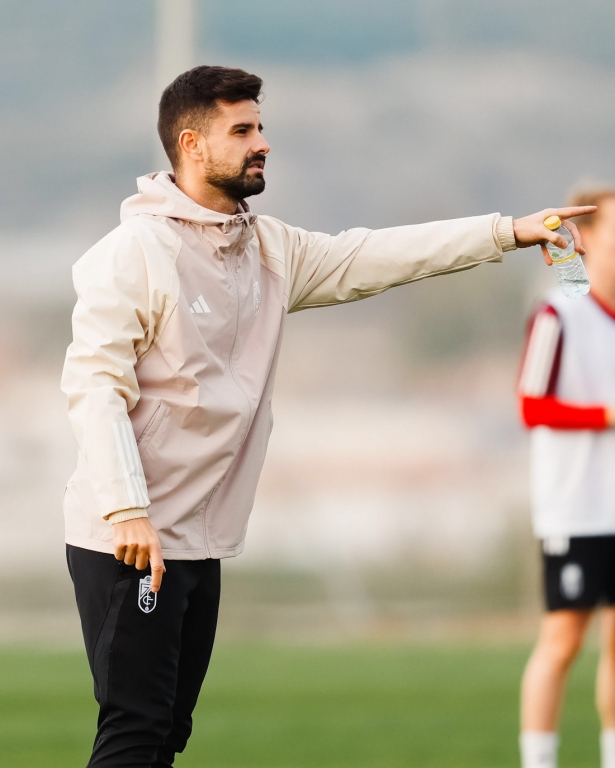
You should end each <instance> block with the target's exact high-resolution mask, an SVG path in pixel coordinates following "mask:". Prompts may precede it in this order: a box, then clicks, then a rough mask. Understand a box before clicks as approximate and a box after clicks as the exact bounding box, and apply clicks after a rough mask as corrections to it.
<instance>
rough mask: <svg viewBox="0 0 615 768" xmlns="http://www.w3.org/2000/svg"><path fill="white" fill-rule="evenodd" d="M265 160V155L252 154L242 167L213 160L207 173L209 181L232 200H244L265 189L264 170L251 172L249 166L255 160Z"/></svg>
mask: <svg viewBox="0 0 615 768" xmlns="http://www.w3.org/2000/svg"><path fill="white" fill-rule="evenodd" d="M255 160H260V161H262V162H263V163H264V162H265V155H259V154H256V155H250V156H249V157H246V159H245V160H244V161H243V163H242V164H241V168H240V169H239V170H237V168H233V167H231V166H229V165H225V164H224V163H220V162H215V161H214V162H212V163H211V165H210V168H209V172H208V174H207V182H208V183H209V184H211V185H212V187H216V189H219V190H220V191H221V192H224V194H225V195H227V196H228V197H230V198H231V199H232V200H237V201H239V200H243V199H244V198H246V197H251V196H252V195H260V193H261V192H263V190H264V189H265V177H264V175H263V171H261V170H260V169H259V171H258V173H255V174H249V173H248V168H249V167H250V165H251V164H252V163H253V162H254V161H255Z"/></svg>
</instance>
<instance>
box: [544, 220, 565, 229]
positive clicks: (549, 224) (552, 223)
mask: <svg viewBox="0 0 615 768" xmlns="http://www.w3.org/2000/svg"><path fill="white" fill-rule="evenodd" d="M561 226H562V220H561V219H560V217H559V216H549V217H548V218H546V219H545V227H546V228H547V229H550V230H551V231H553V230H554V229H559V228H560V227H561Z"/></svg>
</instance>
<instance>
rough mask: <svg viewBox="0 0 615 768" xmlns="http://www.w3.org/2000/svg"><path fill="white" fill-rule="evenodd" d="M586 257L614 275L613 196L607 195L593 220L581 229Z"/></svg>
mask: <svg viewBox="0 0 615 768" xmlns="http://www.w3.org/2000/svg"><path fill="white" fill-rule="evenodd" d="M581 236H582V237H583V245H584V246H585V248H586V249H587V256H586V259H587V260H588V262H589V263H594V264H595V265H596V266H599V267H600V270H601V272H607V273H609V274H613V275H615V197H607V198H605V199H604V200H602V202H601V203H600V205H599V206H598V212H597V213H596V214H595V221H594V222H593V224H592V226H590V227H587V228H586V227H583V229H582V231H581Z"/></svg>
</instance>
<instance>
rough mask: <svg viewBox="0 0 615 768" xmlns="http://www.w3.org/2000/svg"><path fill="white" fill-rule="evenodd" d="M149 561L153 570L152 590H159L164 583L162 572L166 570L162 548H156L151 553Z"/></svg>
mask: <svg viewBox="0 0 615 768" xmlns="http://www.w3.org/2000/svg"><path fill="white" fill-rule="evenodd" d="M149 563H150V566H151V570H152V583H151V586H150V592H158V590H159V589H160V585H161V584H162V574H163V573H164V572H165V570H166V568H165V567H164V560H163V559H162V552H161V551H160V548H158V547H157V548H156V549H155V550H154V551H153V552H151V553H150V556H149Z"/></svg>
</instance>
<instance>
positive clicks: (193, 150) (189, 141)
mask: <svg viewBox="0 0 615 768" xmlns="http://www.w3.org/2000/svg"><path fill="white" fill-rule="evenodd" d="M200 138H201V134H200V133H199V132H198V131H195V130H194V129H193V128H186V129H185V130H183V131H182V132H181V133H180V134H179V139H178V140H177V143H178V144H179V148H180V151H181V153H182V154H183V155H184V154H185V155H187V156H188V157H189V158H190V159H191V160H194V161H196V162H200V161H201V160H202V159H203V152H202V150H201V147H200V146H199V139H200Z"/></svg>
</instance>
